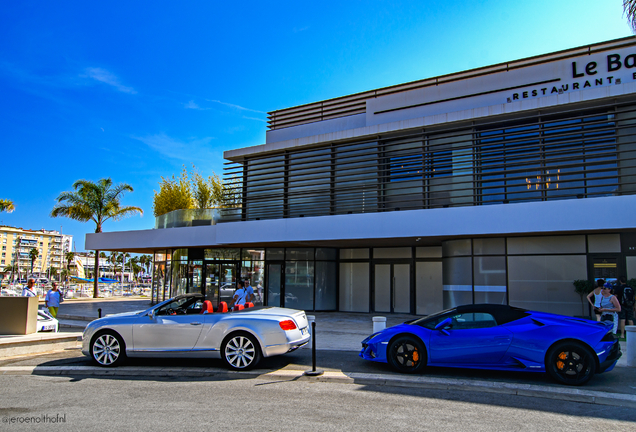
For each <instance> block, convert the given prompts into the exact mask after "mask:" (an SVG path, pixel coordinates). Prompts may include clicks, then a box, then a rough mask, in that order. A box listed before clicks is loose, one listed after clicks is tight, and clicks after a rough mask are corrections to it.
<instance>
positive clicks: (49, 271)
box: [47, 266, 58, 279]
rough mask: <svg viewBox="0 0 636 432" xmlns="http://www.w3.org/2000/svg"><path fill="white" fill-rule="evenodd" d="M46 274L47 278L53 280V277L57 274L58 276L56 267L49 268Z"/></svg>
mask: <svg viewBox="0 0 636 432" xmlns="http://www.w3.org/2000/svg"><path fill="white" fill-rule="evenodd" d="M47 272H48V274H49V277H50V278H51V279H53V278H54V277H55V276H57V274H58V271H57V267H53V266H50V267H49V268H48V271H47Z"/></svg>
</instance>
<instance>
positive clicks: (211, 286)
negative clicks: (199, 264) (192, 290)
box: [205, 263, 219, 306]
mask: <svg viewBox="0 0 636 432" xmlns="http://www.w3.org/2000/svg"><path fill="white" fill-rule="evenodd" d="M205 299H206V300H210V301H211V302H212V304H213V305H215V306H216V305H218V304H219V265H218V264H209V263H208V264H206V265H205Z"/></svg>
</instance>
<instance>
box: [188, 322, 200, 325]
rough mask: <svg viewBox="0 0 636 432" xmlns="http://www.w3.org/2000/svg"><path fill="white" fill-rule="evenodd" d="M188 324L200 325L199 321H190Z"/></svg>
mask: <svg viewBox="0 0 636 432" xmlns="http://www.w3.org/2000/svg"><path fill="white" fill-rule="evenodd" d="M190 325H201V323H200V322H191V323H190Z"/></svg>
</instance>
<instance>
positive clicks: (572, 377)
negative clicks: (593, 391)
mask: <svg viewBox="0 0 636 432" xmlns="http://www.w3.org/2000/svg"><path fill="white" fill-rule="evenodd" d="M545 359H546V360H545V370H546V371H547V372H548V374H549V375H550V376H551V377H552V378H553V379H554V380H555V381H557V382H560V383H563V384H567V385H583V384H585V383H586V382H588V381H589V380H590V379H591V378H592V377H593V376H594V374H595V373H596V354H594V353H593V352H592V351H591V350H590V349H589V348H588V347H586V346H585V345H583V344H581V343H578V342H561V343H559V344H557V345H555V346H553V347H552V348H551V349H550V351H549V352H548V354H547V355H546V357H545Z"/></svg>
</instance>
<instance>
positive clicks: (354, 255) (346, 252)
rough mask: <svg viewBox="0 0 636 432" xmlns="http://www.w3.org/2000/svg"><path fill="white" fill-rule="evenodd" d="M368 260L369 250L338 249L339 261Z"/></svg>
mask: <svg viewBox="0 0 636 432" xmlns="http://www.w3.org/2000/svg"><path fill="white" fill-rule="evenodd" d="M365 258H369V249H362V248H361V249H340V259H365Z"/></svg>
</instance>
